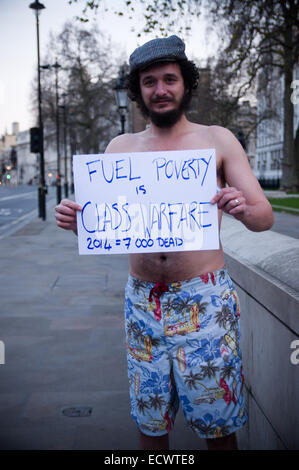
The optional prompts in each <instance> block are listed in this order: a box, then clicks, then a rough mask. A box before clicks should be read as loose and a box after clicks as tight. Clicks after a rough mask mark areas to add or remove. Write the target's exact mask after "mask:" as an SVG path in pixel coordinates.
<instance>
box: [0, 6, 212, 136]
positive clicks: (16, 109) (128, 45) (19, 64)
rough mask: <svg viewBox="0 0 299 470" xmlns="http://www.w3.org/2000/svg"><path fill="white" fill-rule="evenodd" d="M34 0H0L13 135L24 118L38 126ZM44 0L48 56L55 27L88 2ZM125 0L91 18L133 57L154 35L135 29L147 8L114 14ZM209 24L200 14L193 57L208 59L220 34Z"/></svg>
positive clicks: (4, 119) (2, 91)
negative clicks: (131, 17)
mask: <svg viewBox="0 0 299 470" xmlns="http://www.w3.org/2000/svg"><path fill="white" fill-rule="evenodd" d="M32 1H33V0H0V66H1V73H0V136H1V135H2V134H4V133H5V132H6V131H7V132H8V133H9V134H10V133H11V132H12V123H13V122H19V125H20V130H21V131H22V130H26V129H29V128H30V127H32V126H35V125H36V123H35V122H34V121H33V117H32V116H31V113H30V94H31V83H32V80H33V78H34V76H35V74H36V70H37V40H36V19H35V14H34V12H33V10H32V9H30V8H29V5H30V3H31V2H32ZM39 1H40V2H41V3H42V4H43V5H44V6H45V9H43V10H42V12H41V14H40V17H39V23H40V53H41V57H43V51H45V50H46V45H47V43H48V41H49V34H50V32H52V33H54V34H55V33H59V32H60V31H61V29H62V26H63V24H64V23H65V22H66V21H67V20H73V21H74V22H75V21H76V19H75V17H76V16H78V15H80V13H81V12H82V8H83V4H84V3H85V2H83V3H82V1H81V2H78V3H73V4H72V5H69V3H68V0H39ZM123 1H124V0H106V5H108V6H109V11H108V12H103V10H102V11H101V12H98V13H97V15H96V16H95V15H94V14H93V13H91V14H89V18H90V20H91V21H95V22H96V23H97V24H98V26H99V28H100V30H102V31H104V32H105V33H106V35H108V36H110V37H111V39H112V40H113V42H115V44H116V47H117V48H119V47H120V48H121V49H123V53H124V55H125V56H126V59H127V60H128V58H129V55H130V54H131V52H132V51H133V50H134V49H135V47H136V46H137V45H141V44H143V43H144V42H146V41H148V40H150V39H152V38H153V37H154V36H151V35H149V34H143V35H142V36H141V37H140V38H138V39H137V33H136V32H132V31H131V29H132V26H134V25H135V29H138V30H139V31H140V28H138V25H140V21H141V12H139V15H138V12H137V13H136V14H135V15H134V20H129V19H128V18H126V17H117V16H116V15H115V14H114V13H113V11H114V10H115V9H117V8H118V7H119V9H121V4H122V2H123ZM134 21H135V24H134ZM206 27H207V25H206V23H205V22H204V20H203V19H202V20H201V19H199V20H198V19H197V20H196V21H195V22H194V24H193V26H192V30H191V34H190V36H189V38H187V39H185V42H186V53H187V56H188V57H189V58H190V59H195V58H196V59H199V60H202V61H204V59H205V58H206V57H207V55H208V54H209V53H210V54H211V53H212V52H213V48H215V40H216V38H215V36H214V37H213V39H212V40H211V33H210V34H208V33H207V31H206V29H207V28H206ZM170 34H174V33H173V32H170Z"/></svg>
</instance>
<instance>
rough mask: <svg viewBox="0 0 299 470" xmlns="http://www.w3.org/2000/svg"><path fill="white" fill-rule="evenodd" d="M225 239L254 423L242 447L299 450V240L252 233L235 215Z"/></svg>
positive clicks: (241, 438) (226, 220) (240, 436)
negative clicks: (295, 342) (294, 344)
mask: <svg viewBox="0 0 299 470" xmlns="http://www.w3.org/2000/svg"><path fill="white" fill-rule="evenodd" d="M221 240H222V244H223V248H224V252H225V257H226V263H227V266H228V269H229V272H230V275H231V277H232V279H233V281H234V282H235V285H236V289H237V291H238V294H239V298H240V304H241V347H242V352H243V361H244V375H245V385H246V391H247V399H248V412H249V421H248V424H247V425H246V426H245V427H244V428H243V429H242V430H241V431H240V432H239V433H238V440H239V445H240V448H242V449H274V450H276V449H299V363H298V364H295V363H293V362H294V360H291V355H292V353H294V352H295V351H294V349H292V348H291V344H292V343H293V342H294V341H298V339H299V264H298V258H299V240H296V239H294V238H291V237H287V236H285V235H280V234H278V233H275V232H271V231H267V232H260V233H256V232H250V231H249V230H247V229H246V228H245V227H244V226H243V225H242V224H241V223H239V222H237V221H236V220H235V219H233V218H232V217H229V216H224V217H223V222H222V229H221ZM298 345H299V343H298ZM298 345H297V346H296V349H297V350H298V351H299V346H298ZM292 357H293V358H294V354H293V356H292ZM295 357H297V359H299V352H298V354H297V355H296V354H295ZM296 362H297V361H296Z"/></svg>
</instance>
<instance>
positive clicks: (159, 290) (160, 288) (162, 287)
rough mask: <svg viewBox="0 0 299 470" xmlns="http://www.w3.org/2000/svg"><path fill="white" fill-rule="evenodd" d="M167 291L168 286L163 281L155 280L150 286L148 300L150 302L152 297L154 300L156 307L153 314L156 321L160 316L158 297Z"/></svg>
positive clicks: (159, 319)
mask: <svg viewBox="0 0 299 470" xmlns="http://www.w3.org/2000/svg"><path fill="white" fill-rule="evenodd" d="M168 291H169V287H168V284H165V282H156V284H155V285H154V287H152V288H151V290H150V293H149V296H148V300H149V302H152V301H153V297H154V300H155V302H156V309H155V311H154V314H155V318H156V320H157V321H161V317H162V312H161V303H160V297H161V295H162V294H164V292H168Z"/></svg>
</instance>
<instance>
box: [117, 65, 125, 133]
mask: <svg viewBox="0 0 299 470" xmlns="http://www.w3.org/2000/svg"><path fill="white" fill-rule="evenodd" d="M114 91H115V98H116V104H117V107H118V111H119V114H120V120H121V134H124V132H125V121H126V111H127V108H128V95H127V90H126V87H125V68H124V67H121V69H120V72H119V76H118V80H117V84H116V87H115V88H114Z"/></svg>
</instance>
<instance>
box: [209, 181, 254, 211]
mask: <svg viewBox="0 0 299 470" xmlns="http://www.w3.org/2000/svg"><path fill="white" fill-rule="evenodd" d="M216 203H217V206H218V209H221V210H222V211H223V212H226V213H227V214H230V215H233V216H234V217H235V218H236V219H241V218H242V217H243V216H244V215H245V213H246V210H247V204H246V199H245V197H244V196H243V193H242V191H239V190H238V189H236V188H234V187H229V188H222V189H221V190H220V191H218V193H217V194H216V195H215V196H214V197H213V199H212V200H211V204H216Z"/></svg>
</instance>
